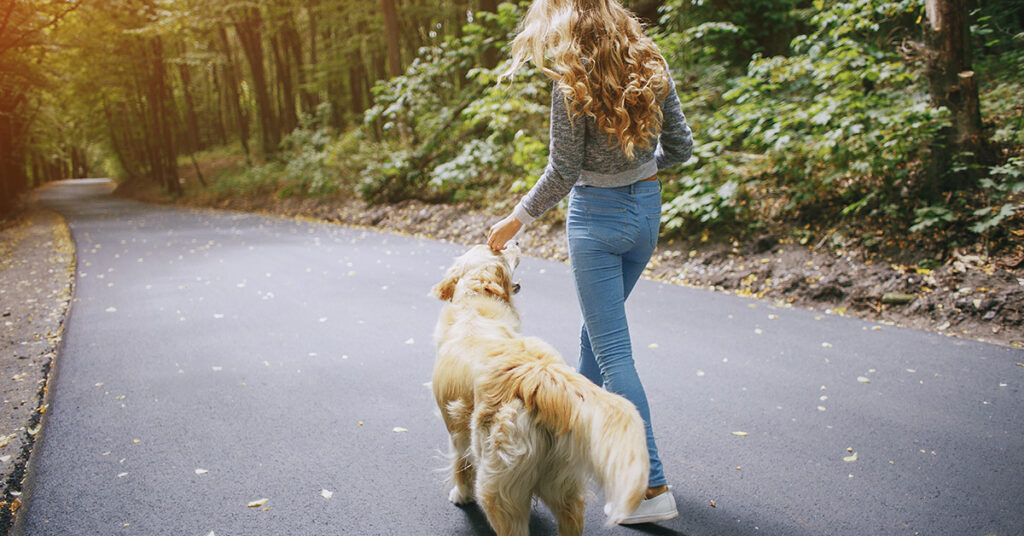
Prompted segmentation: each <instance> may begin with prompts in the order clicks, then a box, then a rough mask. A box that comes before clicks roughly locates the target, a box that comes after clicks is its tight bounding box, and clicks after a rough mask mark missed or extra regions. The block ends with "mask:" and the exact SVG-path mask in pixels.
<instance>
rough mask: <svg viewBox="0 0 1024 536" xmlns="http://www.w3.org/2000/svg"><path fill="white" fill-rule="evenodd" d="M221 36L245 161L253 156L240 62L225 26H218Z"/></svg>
mask: <svg viewBox="0 0 1024 536" xmlns="http://www.w3.org/2000/svg"><path fill="white" fill-rule="evenodd" d="M217 30H218V35H219V36H220V43H221V47H223V49H224V50H223V52H224V58H225V60H226V62H227V63H226V64H225V65H224V66H223V67H222V74H223V76H224V85H225V86H227V98H228V103H229V106H230V108H231V111H232V112H233V114H234V116H235V125H236V126H237V127H238V139H239V141H241V142H242V149H243V150H245V161H246V162H249V159H250V157H251V156H252V153H251V151H250V150H249V116H248V114H246V113H245V110H244V109H243V108H242V101H241V95H239V93H238V88H239V85H240V82H241V76H240V75H239V74H238V62H236V61H235V54H234V52H233V51H232V50H231V43H230V42H229V41H228V32H227V29H225V28H224V26H220V27H218V28H217Z"/></svg>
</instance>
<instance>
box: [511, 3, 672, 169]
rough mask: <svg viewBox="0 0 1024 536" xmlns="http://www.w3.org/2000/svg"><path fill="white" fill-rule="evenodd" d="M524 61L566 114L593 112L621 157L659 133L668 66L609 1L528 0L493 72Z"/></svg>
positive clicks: (619, 7)
mask: <svg viewBox="0 0 1024 536" xmlns="http://www.w3.org/2000/svg"><path fill="white" fill-rule="evenodd" d="M545 55H547V56H548V57H549V59H548V60H545ZM529 60H532V61H533V63H534V64H535V65H537V67H538V68H539V69H540V70H541V71H542V72H543V73H544V74H546V75H547V76H548V77H550V78H551V79H552V80H554V81H555V82H556V83H557V85H558V88H559V90H561V92H562V94H563V97H564V98H565V99H566V108H567V109H568V110H569V116H570V117H569V119H570V120H572V119H573V116H579V115H581V114H583V115H586V116H589V117H593V118H594V119H595V120H596V122H597V126H598V128H600V129H601V131H602V132H606V133H608V135H609V136H611V137H614V139H617V140H618V144H619V146H620V147H621V148H622V151H623V152H624V153H625V154H626V156H627V157H628V158H630V159H632V158H633V157H634V149H637V148H640V149H646V148H649V147H650V146H651V144H652V143H653V141H654V140H655V139H656V136H657V134H658V133H659V132H660V131H661V121H662V115H661V101H662V100H663V99H664V97H665V95H666V94H667V93H668V89H669V73H668V69H667V67H666V65H665V62H664V60H663V59H662V57H661V52H660V51H659V50H658V46H657V45H655V44H654V41H652V40H651V38H650V37H648V36H647V35H646V34H645V33H644V28H643V25H641V24H640V21H638V20H637V19H636V17H635V16H634V15H633V14H632V13H631V12H629V11H628V10H627V9H626V8H624V7H622V5H621V4H619V2H618V1H617V0H534V1H533V3H532V4H531V5H530V8H529V10H528V11H527V13H526V16H525V17H524V18H523V21H522V23H521V26H520V30H519V33H518V34H517V35H516V37H515V39H514V40H513V41H512V58H511V65H510V66H509V68H508V70H507V71H505V72H504V73H503V74H502V76H501V78H502V79H504V78H508V77H511V76H512V74H514V73H515V72H516V71H517V70H518V69H519V68H520V67H521V66H522V65H523V64H524V63H526V62H527V61H529Z"/></svg>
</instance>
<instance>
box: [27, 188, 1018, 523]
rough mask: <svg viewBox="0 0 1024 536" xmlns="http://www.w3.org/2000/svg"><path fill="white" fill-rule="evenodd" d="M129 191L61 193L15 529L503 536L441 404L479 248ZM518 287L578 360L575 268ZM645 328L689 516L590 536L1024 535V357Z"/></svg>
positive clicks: (663, 318) (788, 316) (669, 307)
mask: <svg viewBox="0 0 1024 536" xmlns="http://www.w3.org/2000/svg"><path fill="white" fill-rule="evenodd" d="M104 192H105V190H104V189H103V187H102V185H98V184H94V183H82V182H73V183H66V184H62V185H59V186H57V187H55V188H51V189H50V190H48V191H47V192H45V193H44V200H45V202H46V203H47V204H48V205H49V206H51V207H53V208H55V209H57V210H59V211H60V212H62V213H63V214H64V215H65V216H66V218H67V219H68V222H69V224H70V226H71V229H72V234H73V236H74V239H75V242H76V244H77V247H78V268H77V274H78V280H77V287H76V298H75V301H74V303H73V305H72V309H71V316H70V319H69V322H68V327H67V333H66V337H65V346H64V348H63V351H62V353H61V355H60V356H59V358H58V365H57V371H56V376H55V378H54V380H53V383H52V384H51V387H50V388H51V390H52V395H53V400H52V405H51V407H50V410H49V411H48V412H47V420H46V423H45V427H44V430H43V432H42V437H41V439H40V443H39V444H38V445H37V448H36V452H35V453H34V455H33V456H34V458H33V462H32V466H31V467H30V477H31V479H30V481H29V482H28V485H27V486H26V490H25V497H24V499H25V507H24V508H23V510H22V512H21V515H20V518H19V524H18V527H17V529H18V532H17V533H19V534H26V535H33V536H35V535H40V536H41V535H75V536H88V535H103V536H105V535H120V534H137V535H147V536H149V535H165V534H166V535H175V536H181V535H186V536H189V535H196V536H205V535H209V534H211V533H212V534H215V535H216V536H231V535H244V536H258V535H328V534H352V535H445V536H448V535H483V534H491V532H490V531H489V530H488V529H487V528H486V524H485V522H484V521H483V516H482V514H481V513H480V512H479V511H478V510H476V509H475V508H469V509H466V510H462V509H459V508H456V507H454V506H452V505H450V504H449V503H448V502H447V501H446V493H445V492H444V489H443V487H444V485H443V482H442V475H441V473H439V472H437V471H436V470H437V469H438V468H440V467H441V466H442V465H443V462H442V459H441V457H440V455H439V452H440V451H442V450H444V449H445V448H446V438H445V435H444V432H443V426H442V425H441V423H440V421H439V419H438V418H437V417H436V416H435V410H434V407H433V401H432V398H431V396H430V393H429V390H428V389H427V387H425V386H424V382H427V381H428V380H429V379H430V370H431V365H432V361H433V349H432V343H431V340H430V339H431V332H432V329H433V325H434V321H435V319H436V315H437V312H438V311H439V309H440V303H439V302H437V301H436V300H435V299H433V298H431V297H428V296H427V291H428V289H429V288H430V286H431V285H432V284H434V283H435V282H436V281H437V280H439V279H440V277H441V275H442V273H443V271H444V269H445V268H446V267H447V265H448V264H449V261H450V259H451V258H453V257H454V256H456V255H458V254H460V253H461V252H462V251H463V250H464V248H463V247H462V246H457V245H452V244H446V243H439V242H435V241H431V240H424V239H418V238H411V237H404V236H396V235H389V234H379V233H376V232H373V231H369V230H363V229H353V228H346V227H340V226H333V225H326V224H317V223H307V222H299V221H292V220H287V219H277V218H270V217H264V216H256V215H248V214H238V213H231V212H217V211H208V210H185V209H178V208H167V207H158V206H150V205H144V204H138V203H132V202H126V201H122V200H115V199H112V198H110V197H107V196H106V195H103V194H104ZM519 277H521V279H522V282H523V291H522V293H521V294H520V295H519V298H518V305H519V307H520V310H521V313H522V316H523V318H524V331H525V332H526V333H528V334H532V335H538V336H540V337H542V338H544V339H546V340H548V341H550V342H551V343H552V344H553V345H554V346H555V347H556V348H559V349H560V350H561V351H563V352H564V353H565V354H566V356H567V358H568V360H569V361H570V362H574V361H575V356H574V355H573V348H574V340H575V331H576V325H577V316H578V314H579V313H578V309H577V306H576V304H575V297H574V294H573V291H572V289H571V285H570V282H569V278H568V270H567V268H566V266H564V265H562V264H558V263H553V262H547V261H542V260H537V259H532V258H526V259H524V261H523V263H522V265H521V268H520V271H519ZM630 314H631V322H632V325H633V334H634V346H635V348H636V349H637V352H636V353H637V360H638V363H639V368H640V373H641V376H642V377H643V378H644V380H645V384H646V387H647V391H648V393H649V396H650V399H651V405H652V407H653V412H654V419H655V426H656V428H655V429H656V430H657V432H658V436H659V442H660V445H661V449H662V452H663V456H664V459H665V466H666V472H667V474H668V475H669V478H670V480H671V481H672V482H673V484H674V486H675V494H676V497H677V502H678V505H679V509H680V514H681V515H680V517H679V518H678V519H676V520H673V521H670V522H666V523H664V524H662V525H660V526H641V527H640V528H633V529H630V528H624V527H614V528H605V527H603V526H602V518H603V515H602V514H601V509H600V508H599V506H598V505H599V504H600V503H599V500H598V499H597V498H595V499H594V500H592V501H591V502H590V506H589V507H588V513H587V534H616V535H626V534H637V533H639V534H684V535H692V536H698V535H744V534H773V535H787V536H792V535H823V534H841V535H858V536H859V535H875V534H884V535H898V534H907V535H915V534H921V535H945V534H948V535H978V536H983V535H987V534H996V535H999V536H1003V535H1012V534H1021V533H1022V532H1024V399H1022V396H1021V385H1022V383H1024V366H1022V365H1021V364H1020V362H1024V352H1022V351H1019V350H1014V349H1009V348H1003V347H997V346H991V345H986V344H979V343H973V342H966V341H962V340H957V339H950V338H946V337H943V336H938V335H934V334H930V333H924V332H918V331H911V330H903V329H897V328H893V327H889V326H879V325H874V324H871V323H868V322H862V321H859V320H855V319H849V318H840V317H834V316H827V315H823V314H821V313H817V312H813V311H806V310H800V309H785V308H777V307H775V306H773V305H771V304H769V303H765V302H757V301H751V300H747V299H742V298H737V297H733V296H729V295H722V294H716V293H712V292H706V291H700V290H694V289H689V288H681V287H676V286H671V285H666V284H660V283H654V282H649V281H643V282H641V283H640V285H639V286H638V287H637V290H636V295H635V296H634V298H633V299H632V300H631V309H630ZM401 430H406V431H401ZM736 432H744V433H745V435H737V434H736ZM854 454H856V460H855V461H844V458H845V459H850V460H852V459H853V457H854ZM322 490H328V491H330V492H333V496H332V497H331V498H329V499H328V498H325V497H324V496H323V495H322V493H323V492H322ZM261 498H266V499H268V501H267V502H266V504H265V506H264V507H262V508H249V507H247V506H246V505H247V503H249V502H250V501H254V500H257V499H261ZM712 501H713V502H714V506H712ZM531 534H533V535H534V536H538V535H554V534H555V528H554V522H553V519H552V517H551V515H550V514H549V513H548V512H547V511H546V510H545V509H544V507H543V506H539V505H538V506H536V507H535V508H534V517H533V522H532V528H531Z"/></svg>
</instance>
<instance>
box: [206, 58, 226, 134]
mask: <svg viewBox="0 0 1024 536" xmlns="http://www.w3.org/2000/svg"><path fill="white" fill-rule="evenodd" d="M211 45H213V43H211ZM214 48H215V45H214ZM207 77H208V79H209V84H210V87H211V88H212V89H213V94H212V95H207V101H213V109H214V110H216V111H217V117H215V118H214V122H213V133H214V135H215V136H216V137H217V140H218V141H219V142H220V144H221V145H227V144H228V127H227V121H226V120H225V117H224V114H225V113H226V112H227V110H228V109H229V106H230V105H229V104H228V99H227V97H226V96H225V95H224V87H223V84H222V83H221V76H220V73H218V71H217V70H216V69H210V70H209V72H208V73H207ZM208 105H209V104H208Z"/></svg>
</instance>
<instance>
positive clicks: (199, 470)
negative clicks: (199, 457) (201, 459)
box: [196, 469, 210, 475]
mask: <svg viewBox="0 0 1024 536" xmlns="http://www.w3.org/2000/svg"><path fill="white" fill-rule="evenodd" d="M209 472H210V471H208V470H206V469H196V474H197V475H205V474H206V473H209Z"/></svg>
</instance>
